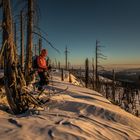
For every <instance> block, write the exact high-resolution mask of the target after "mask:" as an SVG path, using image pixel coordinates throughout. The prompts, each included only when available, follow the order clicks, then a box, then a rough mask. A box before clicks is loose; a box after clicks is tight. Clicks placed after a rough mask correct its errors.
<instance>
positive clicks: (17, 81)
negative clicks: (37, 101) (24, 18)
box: [2, 0, 28, 114]
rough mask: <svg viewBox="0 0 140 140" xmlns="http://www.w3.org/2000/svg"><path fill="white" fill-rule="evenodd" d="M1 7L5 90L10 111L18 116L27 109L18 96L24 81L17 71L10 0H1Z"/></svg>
mask: <svg viewBox="0 0 140 140" xmlns="http://www.w3.org/2000/svg"><path fill="white" fill-rule="evenodd" d="M2 7H3V46H4V77H5V90H6V95H7V100H8V103H9V105H10V107H11V109H12V111H13V112H14V113H15V114H19V113H23V112H25V110H27V109H28V106H26V105H25V102H24V101H23V99H22V98H21V95H20V93H21V92H20V89H21V88H22V87H23V86H25V81H24V78H23V76H22V74H21V73H20V71H18V69H17V60H16V51H15V50H16V48H15V42H14V37H13V27H12V16H11V7H10V0H3V1H2Z"/></svg>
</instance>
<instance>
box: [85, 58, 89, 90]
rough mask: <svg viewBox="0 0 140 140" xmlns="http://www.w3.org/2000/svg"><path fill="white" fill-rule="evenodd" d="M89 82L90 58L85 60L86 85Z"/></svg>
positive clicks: (86, 85)
mask: <svg viewBox="0 0 140 140" xmlns="http://www.w3.org/2000/svg"><path fill="white" fill-rule="evenodd" d="M88 83H89V61H88V58H87V59H86V60H85V87H86V88H87V87H88Z"/></svg>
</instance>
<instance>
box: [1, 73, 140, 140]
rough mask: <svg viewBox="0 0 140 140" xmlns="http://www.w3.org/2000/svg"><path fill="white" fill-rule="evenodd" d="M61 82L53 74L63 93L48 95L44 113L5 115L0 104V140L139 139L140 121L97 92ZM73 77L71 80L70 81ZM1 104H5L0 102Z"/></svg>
mask: <svg viewBox="0 0 140 140" xmlns="http://www.w3.org/2000/svg"><path fill="white" fill-rule="evenodd" d="M68 79H69V78H68V77H67V76H66V77H65V79H64V81H63V82H62V81H61V78H60V73H59V71H57V72H54V73H53V79H52V80H53V82H50V86H53V87H54V88H56V89H57V90H62V89H65V88H66V87H68V89H67V90H66V91H64V92H61V93H59V94H56V95H53V96H51V100H50V102H49V103H48V105H47V106H46V108H45V110H44V111H32V110H31V111H28V112H27V113H25V114H22V115H17V116H15V115H13V114H10V113H7V112H6V111H4V110H5V108H4V107H5V105H3V106H2V105H0V109H1V110H0V122H1V124H0V139H2V140H138V139H139V140H140V119H139V118H137V117H135V116H133V115H131V114H129V113H127V112H125V111H124V110H122V109H121V108H120V107H118V106H115V105H112V104H111V103H110V102H109V101H108V100H107V99H105V98H104V97H103V96H102V95H101V94H100V93H97V92H95V91H93V90H90V89H86V88H83V87H81V86H76V85H74V83H76V84H77V83H78V82H72V83H69V82H68ZM74 80H75V78H74V77H72V81H74ZM1 104H4V102H3V101H1Z"/></svg>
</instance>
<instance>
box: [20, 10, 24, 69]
mask: <svg viewBox="0 0 140 140" xmlns="http://www.w3.org/2000/svg"><path fill="white" fill-rule="evenodd" d="M20 39H21V40H20V46H21V51H20V56H21V62H20V63H21V69H22V71H23V70H24V29H23V11H21V12H20Z"/></svg>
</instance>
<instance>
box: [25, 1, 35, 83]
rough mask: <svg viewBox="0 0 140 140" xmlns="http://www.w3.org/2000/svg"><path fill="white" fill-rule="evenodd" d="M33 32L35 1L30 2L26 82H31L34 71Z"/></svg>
mask: <svg viewBox="0 0 140 140" xmlns="http://www.w3.org/2000/svg"><path fill="white" fill-rule="evenodd" d="M32 31H33V0H28V20H27V47H26V63H25V77H26V82H30V80H31V79H30V76H29V75H30V72H31V69H32V46H33V44H32Z"/></svg>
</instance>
